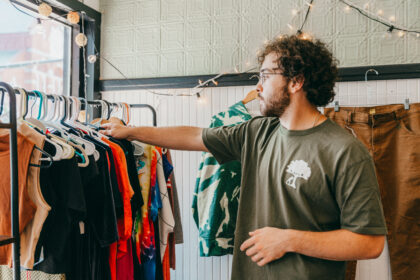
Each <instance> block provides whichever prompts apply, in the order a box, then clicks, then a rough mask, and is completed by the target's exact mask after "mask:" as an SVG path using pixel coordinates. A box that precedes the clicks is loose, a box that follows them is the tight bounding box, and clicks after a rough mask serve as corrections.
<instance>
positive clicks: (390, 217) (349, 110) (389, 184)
mask: <svg viewBox="0 0 420 280" xmlns="http://www.w3.org/2000/svg"><path fill="white" fill-rule="evenodd" d="M324 114H325V115H326V116H327V117H329V118H331V120H333V121H334V122H336V123H337V124H339V125H340V126H342V127H343V128H345V129H346V130H347V131H349V133H352V134H353V135H354V136H355V137H357V138H358V139H359V140H360V141H361V142H362V143H363V144H364V145H365V146H366V147H367V148H368V150H369V152H370V154H371V156H372V158H373V160H374V163H375V168H376V176H377V178H378V183H379V189H380V192H381V199H382V204H383V207H384V214H385V220H386V224H387V228H388V235H387V238H388V247H389V256H390V262H391V271H392V279H417V278H418V277H419V273H418V267H419V266H420V224H419V221H420V187H419V186H420V175H419V174H420V150H419V147H420V103H416V104H410V109H409V110H406V109H404V105H402V104H401V105H384V106H375V107H340V111H338V112H335V111H334V110H333V108H325V110H324ZM355 275H356V262H353V263H352V264H351V265H349V266H348V268H347V271H346V279H349V280H350V279H354V278H355Z"/></svg>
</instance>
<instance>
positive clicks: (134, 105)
mask: <svg viewBox="0 0 420 280" xmlns="http://www.w3.org/2000/svg"><path fill="white" fill-rule="evenodd" d="M101 101H103V102H105V103H106V104H107V106H108V108H110V107H117V106H118V104H117V103H112V102H108V101H106V100H92V101H89V100H88V101H87V103H88V104H89V105H94V106H102V103H101ZM128 105H129V106H130V108H147V109H149V110H150V111H152V115H153V126H157V117H156V110H155V108H153V106H151V105H149V104H128Z"/></svg>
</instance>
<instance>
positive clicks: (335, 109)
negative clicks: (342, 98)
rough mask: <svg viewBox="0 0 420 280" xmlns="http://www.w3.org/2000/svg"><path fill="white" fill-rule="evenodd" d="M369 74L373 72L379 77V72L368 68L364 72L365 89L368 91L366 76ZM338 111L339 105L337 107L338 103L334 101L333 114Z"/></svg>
mask: <svg viewBox="0 0 420 280" xmlns="http://www.w3.org/2000/svg"><path fill="white" fill-rule="evenodd" d="M369 72H374V73H375V74H376V75H379V72H378V70H376V69H373V68H370V69H368V70H366V72H365V84H366V88H367V89H369V84H368V74H369ZM368 93H369V91H368ZM338 111H340V105H339V102H338V100H337V101H334V112H338Z"/></svg>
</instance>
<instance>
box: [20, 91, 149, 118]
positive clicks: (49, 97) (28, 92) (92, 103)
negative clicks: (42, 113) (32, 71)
mask: <svg viewBox="0 0 420 280" xmlns="http://www.w3.org/2000/svg"><path fill="white" fill-rule="evenodd" d="M14 92H15V94H20V92H19V91H18V90H14ZM26 94H27V95H28V96H31V97H38V95H37V94H36V93H34V92H32V91H26ZM46 96H47V98H48V99H50V100H54V97H53V96H52V95H49V94H46ZM87 103H88V104H89V105H95V106H102V104H101V102H100V101H99V100H88V101H87ZM108 104H109V105H111V106H113V107H117V106H118V104H117V103H112V102H108ZM128 105H129V106H130V108H148V109H149V110H150V111H152V114H153V126H157V114H156V110H155V108H153V106H151V105H149V104H128Z"/></svg>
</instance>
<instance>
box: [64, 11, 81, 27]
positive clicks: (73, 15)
mask: <svg viewBox="0 0 420 280" xmlns="http://www.w3.org/2000/svg"><path fill="white" fill-rule="evenodd" d="M67 20H68V21H69V22H70V23H71V24H77V23H79V21H80V16H79V13H78V12H74V11H71V12H69V13H68V14H67Z"/></svg>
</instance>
